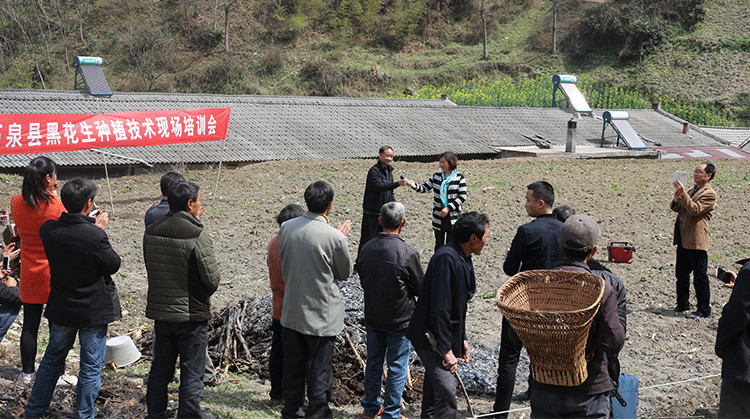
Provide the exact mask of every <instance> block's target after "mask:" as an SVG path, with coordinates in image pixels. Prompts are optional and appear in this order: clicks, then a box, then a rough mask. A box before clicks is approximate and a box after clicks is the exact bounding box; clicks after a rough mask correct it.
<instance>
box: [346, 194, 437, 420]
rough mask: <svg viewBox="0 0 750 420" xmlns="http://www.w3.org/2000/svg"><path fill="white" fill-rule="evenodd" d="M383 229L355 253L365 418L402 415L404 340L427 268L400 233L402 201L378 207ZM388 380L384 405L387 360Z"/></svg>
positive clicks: (405, 362) (403, 217)
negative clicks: (363, 337)
mask: <svg viewBox="0 0 750 420" xmlns="http://www.w3.org/2000/svg"><path fill="white" fill-rule="evenodd" d="M379 220H380V224H381V225H382V226H383V232H380V233H378V235H377V236H376V237H375V238H373V239H372V240H370V241H369V242H367V244H365V245H364V246H363V247H362V249H361V251H360V253H359V255H358V256H357V272H358V273H359V278H360V281H361V282H362V289H364V292H365V325H366V328H367V367H366V368H365V397H364V398H363V399H362V408H363V410H364V418H375V417H376V416H377V415H379V414H382V418H384V419H386V418H388V419H400V418H401V394H402V393H403V391H404V385H405V384H406V377H407V370H408V368H409V353H410V350H411V342H410V341H409V339H408V338H406V329H407V328H408V327H409V321H410V320H411V315H412V312H414V306H415V305H416V299H415V298H416V296H417V295H418V294H419V288H420V287H421V286H422V280H423V279H424V272H423V271H422V265H421V264H420V263H419V252H417V250H416V249H414V248H412V247H410V246H409V245H407V244H406V243H405V242H404V240H403V239H401V237H400V236H399V234H400V233H401V229H403V228H404V225H405V224H406V209H405V208H404V205H403V204H401V203H397V202H390V203H386V204H384V205H383V207H382V208H381V209H380V218H379ZM386 359H387V361H388V381H387V382H386V385H385V393H384V398H383V405H382V407H381V405H380V389H381V388H382V385H383V361H384V360H386Z"/></svg>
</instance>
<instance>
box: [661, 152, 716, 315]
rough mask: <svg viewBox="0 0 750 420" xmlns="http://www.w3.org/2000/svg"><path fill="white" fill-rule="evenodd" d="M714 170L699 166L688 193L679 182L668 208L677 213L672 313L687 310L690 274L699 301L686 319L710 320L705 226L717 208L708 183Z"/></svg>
mask: <svg viewBox="0 0 750 420" xmlns="http://www.w3.org/2000/svg"><path fill="white" fill-rule="evenodd" d="M715 175H716V167H715V166H714V164H713V163H711V162H702V163H701V164H700V165H698V166H697V167H696V168H695V171H694V172H693V181H695V187H693V188H692V189H691V190H690V191H686V190H685V186H684V185H682V183H681V182H680V181H679V180H678V181H675V182H674V184H673V185H674V187H675V192H674V198H673V199H672V203H671V204H670V208H671V209H672V211H674V212H676V213H677V219H676V220H675V224H674V244H675V245H677V261H676V262H675V277H677V306H675V308H674V310H675V312H684V311H687V310H688V309H690V300H689V297H690V273H691V272H692V273H693V286H694V287H695V295H696V297H697V298H698V307H697V310H696V311H695V312H693V313H691V314H688V315H686V317H687V318H708V317H709V316H711V290H710V289H709V285H708V275H707V274H706V271H707V269H708V222H709V220H711V214H712V213H713V211H714V208H715V207H716V193H715V192H714V190H713V188H711V185H709V184H708V182H709V181H711V180H712V179H714V176H715Z"/></svg>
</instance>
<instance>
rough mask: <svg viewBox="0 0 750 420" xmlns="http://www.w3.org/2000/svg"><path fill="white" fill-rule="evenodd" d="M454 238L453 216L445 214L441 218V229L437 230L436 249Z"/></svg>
mask: <svg viewBox="0 0 750 420" xmlns="http://www.w3.org/2000/svg"><path fill="white" fill-rule="evenodd" d="M452 240H453V224H452V223H451V216H450V215H448V216H445V217H443V218H442V219H440V230H436V231H435V251H437V250H438V248H440V247H441V246H443V245H445V244H447V243H448V242H450V241H452Z"/></svg>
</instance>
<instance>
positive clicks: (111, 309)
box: [26, 178, 122, 418]
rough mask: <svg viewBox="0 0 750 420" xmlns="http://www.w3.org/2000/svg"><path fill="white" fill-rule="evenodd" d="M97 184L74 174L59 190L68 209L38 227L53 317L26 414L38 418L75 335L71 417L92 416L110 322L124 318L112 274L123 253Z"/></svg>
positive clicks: (48, 314)
mask: <svg viewBox="0 0 750 420" xmlns="http://www.w3.org/2000/svg"><path fill="white" fill-rule="evenodd" d="M95 196H96V185H94V183H93V182H91V181H89V180H87V179H83V178H73V179H71V180H70V181H68V182H66V183H65V185H63V187H62V189H61V190H60V198H61V199H62V203H63V205H64V206H65V209H66V210H67V211H68V212H67V213H63V214H62V215H60V220H48V221H46V222H45V223H44V224H43V225H42V227H41V229H40V230H39V236H40V237H41V238H42V244H43V245H44V252H45V253H46V254H47V259H48V260H49V267H50V293H49V300H48V301H47V309H46V311H45V313H44V315H45V316H46V317H47V319H48V320H49V345H48V346H47V350H46V351H45V352H44V358H43V359H42V363H41V364H40V365H39V370H38V371H37V373H36V379H35V380H34V387H33V388H32V389H31V395H30V396H29V401H28V403H27V404H26V418H39V417H40V416H41V415H42V414H44V412H45V411H46V410H47V408H48V407H49V404H50V401H51V400H52V393H53V392H54V390H55V384H56V383H57V379H58V377H59V376H60V374H61V373H63V371H64V370H65V358H66V357H67V355H68V352H69V351H70V349H71V348H72V347H73V343H74V342H75V339H76V335H78V340H79V341H80V343H81V352H80V355H81V365H80V370H79V373H78V375H79V376H78V387H77V388H76V409H75V412H74V413H73V415H72V417H75V418H93V417H94V400H96V396H97V394H99V386H100V384H101V379H100V374H101V370H102V362H103V361H104V350H105V348H106V345H107V325H108V324H109V323H110V322H114V321H117V320H119V319H120V318H122V311H121V309H120V298H119V297H118V295H117V288H116V287H115V283H114V282H113V281H112V274H114V273H116V272H117V270H119V269H120V256H119V255H117V253H116V252H115V251H114V250H113V249H112V246H111V245H110V244H109V238H108V237H107V234H106V233H104V228H105V227H106V226H107V223H108V221H109V218H108V216H107V213H101V214H99V216H98V217H97V218H96V219H94V218H93V217H89V216H88V214H90V213H91V211H92V210H93V209H94V197H95Z"/></svg>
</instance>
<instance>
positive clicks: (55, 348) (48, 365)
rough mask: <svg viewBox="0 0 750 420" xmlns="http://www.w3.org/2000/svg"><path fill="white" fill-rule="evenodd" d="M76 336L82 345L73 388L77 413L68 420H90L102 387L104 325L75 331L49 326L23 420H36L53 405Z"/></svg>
mask: <svg viewBox="0 0 750 420" xmlns="http://www.w3.org/2000/svg"><path fill="white" fill-rule="evenodd" d="M76 333H78V340H79V341H80V343H81V365H80V368H79V371H78V386H77V387H76V410H75V411H74V412H73V413H72V414H71V415H70V417H71V418H78V419H93V418H94V400H96V396H97V395H98V394H99V386H100V385H101V375H100V374H101V371H102V363H103V362H104V351H105V349H106V348H107V325H103V326H101V327H91V328H74V327H65V326H62V325H57V324H53V323H51V322H50V324H49V345H47V350H46V351H45V352H44V358H43V359H42V363H41V364H39V369H38V370H37V372H36V379H35V380H34V387H33V388H31V395H29V402H28V403H27V404H26V413H25V415H26V418H39V417H41V415H42V414H44V412H45V411H47V408H49V404H50V402H51V401H52V393H53V392H55V385H56V384H57V378H58V377H59V376H60V375H62V374H63V373H64V372H65V358H66V357H67V356H68V352H69V351H70V349H71V348H72V347H73V343H74V342H75V340H76Z"/></svg>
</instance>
